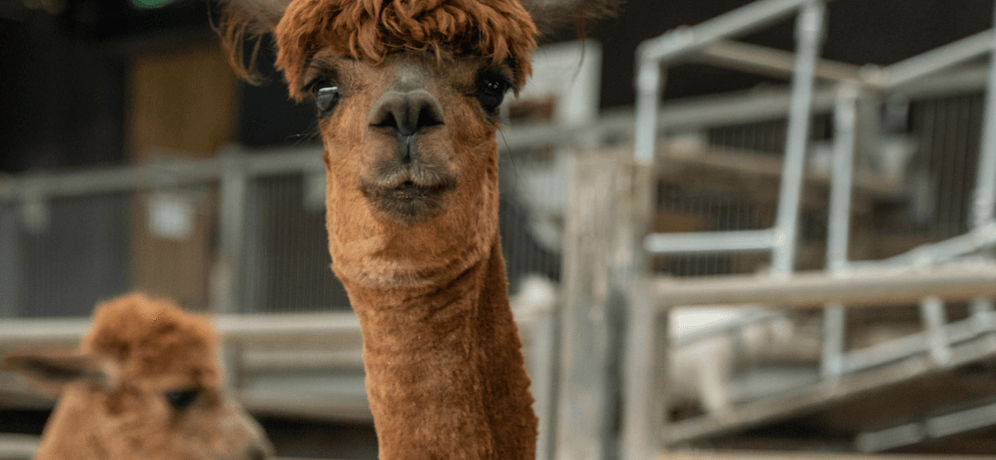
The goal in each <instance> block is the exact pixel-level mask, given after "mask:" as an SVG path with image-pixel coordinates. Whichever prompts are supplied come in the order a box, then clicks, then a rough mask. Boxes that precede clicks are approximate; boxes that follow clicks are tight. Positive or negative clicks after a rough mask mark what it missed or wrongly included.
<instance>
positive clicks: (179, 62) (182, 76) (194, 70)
mask: <svg viewBox="0 0 996 460" xmlns="http://www.w3.org/2000/svg"><path fill="white" fill-rule="evenodd" d="M129 84H130V85H131V91H130V92H129V101H128V102H129V111H130V115H129V117H130V119H131V126H130V127H129V144H130V145H129V154H130V156H131V158H133V159H137V160H141V159H147V158H146V157H145V156H146V155H148V154H149V149H150V148H152V147H165V148H168V149H174V150H179V151H182V152H187V154H189V155H192V156H209V155H212V154H214V153H215V152H216V151H217V150H218V149H219V148H220V147H221V146H223V145H225V144H226V143H228V142H230V141H231V140H232V139H234V135H235V128H234V127H235V113H236V110H235V109H236V98H235V94H236V83H235V77H234V75H233V74H232V71H231V69H230V68H229V64H228V60H227V59H226V58H225V56H224V53H222V51H221V49H220V48H219V47H218V46H217V44H216V43H214V42H213V41H212V42H210V43H205V44H202V45H197V46H191V47H185V48H182V49H179V50H172V51H168V52H163V53H157V54H148V55H141V56H138V57H136V58H134V60H133V61H132V65H131V69H130V74H129Z"/></svg>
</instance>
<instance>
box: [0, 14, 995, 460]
mask: <svg viewBox="0 0 996 460" xmlns="http://www.w3.org/2000/svg"><path fill="white" fill-rule="evenodd" d="M564 1H569V0H564ZM208 16H209V9H208V5H207V3H206V2H204V1H203V0H172V1H170V0H158V1H157V0H0V351H2V350H3V349H10V348H13V347H18V346H72V345H73V344H74V342H75V341H76V340H77V338H78V337H79V335H80V334H81V333H82V332H83V330H84V328H85V326H86V324H87V322H88V321H87V319H86V317H87V316H88V315H89V314H90V311H91V310H92V308H93V306H94V304H95V303H96V302H97V301H99V300H101V299H105V298H109V297H112V296H115V295H117V294H120V293H122V292H124V291H127V290H130V289H141V290H145V291H147V292H149V293H151V294H155V295H164V296H170V297H172V298H175V299H177V300H178V301H179V302H180V303H181V304H183V305H184V306H185V307H186V308H188V309H192V310H197V311H206V312H211V313H213V314H215V315H216V318H217V324H218V327H219V328H220V329H222V330H223V331H224V332H225V333H226V335H227V337H228V338H227V341H226V356H227V359H226V364H227V366H228V369H229V372H230V373H232V377H233V378H232V379H231V380H232V382H233V391H234V392H236V394H237V395H238V396H239V397H240V398H241V399H242V401H243V402H244V403H245V404H246V406H247V407H248V408H249V409H250V411H252V412H253V414H254V415H256V416H257V417H259V418H260V419H261V421H262V423H263V425H264V427H265V428H266V429H267V431H268V433H269V435H270V436H271V438H272V439H273V440H274V442H275V444H276V446H277V449H278V453H279V454H280V455H282V456H297V457H313V458H354V459H361V458H376V439H375V434H374V433H373V430H372V427H371V423H370V422H371V418H370V413H369V410H368V409H367V404H366V398H365V394H364V390H363V369H362V362H361V360H360V352H359V346H360V338H359V330H358V323H357V322H356V320H355V317H354V316H353V315H352V313H351V311H350V309H349V302H348V299H347V297H346V295H345V292H344V291H343V289H342V287H341V285H339V283H338V282H337V281H336V280H335V278H334V277H333V276H332V274H331V271H330V270H329V264H330V263H331V260H330V259H329V256H328V251H327V247H326V235H325V229H324V215H323V212H324V192H325V190H324V165H323V163H322V160H321V144H320V142H319V141H318V139H317V138H316V136H315V135H314V130H315V125H314V124H315V121H314V117H313V113H312V109H311V108H310V107H308V106H306V105H304V106H295V105H294V104H293V103H292V102H291V101H289V99H288V97H287V95H286V92H285V88H284V86H283V84H282V82H281V81H280V76H279V75H276V74H273V73H272V72H273V71H272V68H268V69H264V72H269V73H271V75H272V76H271V79H270V80H271V81H270V82H269V83H268V84H265V85H263V86H260V87H253V86H247V85H245V84H243V83H241V82H239V81H237V80H236V79H235V77H234V75H233V74H232V72H231V71H230V69H229V66H228V63H227V62H226V58H225V57H224V55H223V53H222V52H221V50H220V49H219V47H218V44H217V39H216V37H215V36H214V35H213V33H212V31H211V29H210V26H209V21H208ZM686 24H687V25H688V26H683V25H686ZM993 24H994V9H993V2H979V1H967V0H957V1H955V2H950V1H941V0H885V1H876V2H868V1H860V0H837V1H832V2H824V1H819V0H758V1H756V2H750V1H747V0H720V1H712V2H700V1H691V0H668V1H658V0H630V1H629V2H627V3H626V4H625V5H624V7H623V9H622V11H621V13H620V15H619V17H618V18H616V19H611V20H605V21H602V22H600V23H599V24H596V25H595V26H594V28H593V29H592V30H591V31H590V32H589V33H588V35H587V38H586V40H584V41H575V40H574V38H575V37H574V36H573V34H570V33H567V32H565V33H564V34H563V35H562V36H560V37H553V38H552V39H551V40H549V41H548V42H547V43H546V44H545V45H544V47H543V48H541V49H540V50H538V51H537V53H536V55H535V59H534V60H535V64H534V67H535V70H534V75H533V77H532V80H531V82H530V83H529V84H527V86H526V90H525V91H524V92H523V93H522V94H521V95H520V97H519V98H518V99H517V100H511V101H509V102H508V103H507V104H506V106H504V107H503V108H502V117H503V118H504V120H505V123H504V127H503V128H502V130H501V132H500V134H499V136H500V137H499V143H500V145H501V148H502V163H501V165H500V166H501V170H502V171H501V175H502V176H501V177H502V184H501V185H502V201H501V205H502V206H501V211H500V212H501V215H500V225H501V234H502V239H503V241H504V250H505V257H506V260H507V264H508V269H509V280H510V284H511V286H510V290H511V294H512V296H513V309H514V310H515V312H516V315H517V318H518V320H519V323H520V327H521V329H522V335H523V338H524V341H525V346H526V349H525V352H526V356H527V365H528V367H529V371H530V374H531V376H532V378H533V392H534V395H535V397H536V400H537V402H536V406H535V408H536V411H537V413H538V414H539V415H540V417H541V432H540V439H539V452H538V458H542V459H553V458H557V459H565V460H566V459H572V460H573V459H596V458H597V459H615V458H623V459H637V458H651V457H654V456H656V455H658V454H660V455H661V458H682V459H686V458H687V459H691V458H744V457H743V456H745V455H749V454H750V453H752V452H753V453H755V454H757V453H758V452H764V455H766V456H771V457H772V458H786V459H788V458H822V457H821V456H825V457H826V458H874V456H873V454H876V453H883V452H885V453H892V454H905V455H906V456H907V457H904V458H910V459H912V458H935V457H930V456H928V454H935V455H942V454H946V455H948V456H954V455H972V454H977V455H993V454H996V361H994V359H996V340H994V338H996V335H994V332H996V319H994V318H996V314H994V308H993V302H992V300H991V298H992V297H994V296H996V261H994V260H993V253H992V250H993V245H994V243H996V216H994V214H996V102H994V101H996V100H994V99H993V96H992V94H993V93H992V91H989V90H987V88H989V89H993V88H996V86H994V85H996V72H994V71H993V66H992V64H991V58H990V55H991V53H992V51H993V49H994V47H996V35H994V33H993V32H992V27H993ZM665 32H666V33H665ZM269 52H270V51H269V50H264V56H262V57H261V58H260V62H262V63H263V66H264V67H266V66H268V65H269V63H270V61H271V60H272V55H269V54H267V53H269ZM50 407H51V401H49V400H46V399H43V398H40V397H36V396H32V395H31V393H30V392H29V391H28V388H26V387H25V386H24V385H23V383H22V382H20V381H18V380H17V379H15V378H14V377H13V376H11V375H8V374H4V373H0V458H6V457H4V456H5V455H7V456H8V457H9V458H23V456H24V455H25V453H26V452H30V450H31V442H32V438H31V437H30V436H32V435H37V434H38V433H39V432H40V429H41V427H42V426H43V424H44V420H45V418H46V417H47V413H48V410H49V409H50ZM661 452H666V453H664V454H661ZM772 452H775V453H772ZM696 456H699V457H696ZM936 458H944V457H936Z"/></svg>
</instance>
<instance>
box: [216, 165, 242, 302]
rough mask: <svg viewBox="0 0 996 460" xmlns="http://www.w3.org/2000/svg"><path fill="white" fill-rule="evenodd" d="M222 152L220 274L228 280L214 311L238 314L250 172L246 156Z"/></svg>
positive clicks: (224, 283)
mask: <svg viewBox="0 0 996 460" xmlns="http://www.w3.org/2000/svg"><path fill="white" fill-rule="evenodd" d="M221 155H222V164H223V166H222V172H221V199H220V201H221V204H220V207H221V209H220V214H221V216H220V219H219V222H218V227H219V228H218V234H219V237H220V241H219V247H220V253H221V254H220V255H221V257H220V258H219V259H220V263H221V264H223V268H224V269H222V270H220V272H221V273H222V275H221V276H224V277H226V278H227V279H226V280H221V281H222V282H221V283H220V284H221V285H222V286H223V288H222V289H220V290H221V291H224V292H219V293H218V296H219V298H218V299H215V305H213V308H214V309H215V311H214V313H235V312H237V311H238V310H239V309H240V308H239V306H240V305H242V303H243V301H244V299H242V296H241V295H240V293H241V292H242V290H241V287H240V286H241V284H242V282H243V279H242V277H243V274H244V270H243V267H242V261H243V257H242V256H243V253H242V242H243V237H244V232H245V208H246V189H247V182H248V173H247V171H246V165H245V161H244V159H243V157H242V156H241V155H240V154H239V153H237V152H236V151H234V150H226V151H224V152H222V153H221Z"/></svg>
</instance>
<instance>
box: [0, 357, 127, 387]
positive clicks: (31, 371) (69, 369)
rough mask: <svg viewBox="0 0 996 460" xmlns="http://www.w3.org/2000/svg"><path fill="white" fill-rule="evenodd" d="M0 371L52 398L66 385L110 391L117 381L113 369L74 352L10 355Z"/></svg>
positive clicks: (108, 363) (97, 359) (104, 363)
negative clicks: (97, 387)
mask: <svg viewBox="0 0 996 460" xmlns="http://www.w3.org/2000/svg"><path fill="white" fill-rule="evenodd" d="M0 367H2V368H4V369H6V370H9V371H13V372H16V373H19V374H21V375H23V376H24V377H26V378H27V379H28V381H29V382H30V383H31V384H32V385H31V389H32V390H34V391H36V392H38V393H41V394H47V395H53V396H54V395H58V393H59V392H60V391H62V388H63V387H65V386H66V385H68V384H70V383H79V382H83V383H88V384H90V385H94V386H100V387H104V388H112V387H113V386H114V384H115V382H116V380H117V379H116V374H117V372H116V366H115V365H113V364H111V363H110V362H109V361H107V360H105V359H102V358H99V357H97V356H94V355H90V354H82V353H78V352H67V351H13V352H10V353H8V354H7V355H6V356H5V357H4V359H3V362H2V363H0Z"/></svg>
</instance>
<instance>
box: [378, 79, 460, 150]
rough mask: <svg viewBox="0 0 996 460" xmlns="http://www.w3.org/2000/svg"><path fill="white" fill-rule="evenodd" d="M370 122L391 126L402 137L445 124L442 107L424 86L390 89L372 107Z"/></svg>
mask: <svg viewBox="0 0 996 460" xmlns="http://www.w3.org/2000/svg"><path fill="white" fill-rule="evenodd" d="M369 122H370V126H375V127H379V128H389V129H393V130H394V131H396V132H397V134H398V135H399V136H401V137H402V138H408V137H410V136H412V135H414V134H418V133H420V132H421V131H422V130H424V129H426V128H429V127H432V126H437V125H441V124H443V107H442V105H440V104H439V100H438V99H436V97H435V96H433V95H432V94H431V93H429V92H428V91H426V90H424V89H417V90H413V91H405V92H400V91H388V92H387V93H385V94H384V95H383V96H381V98H380V99H379V100H378V101H377V103H376V104H374V106H373V108H371V109H370V117H369Z"/></svg>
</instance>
